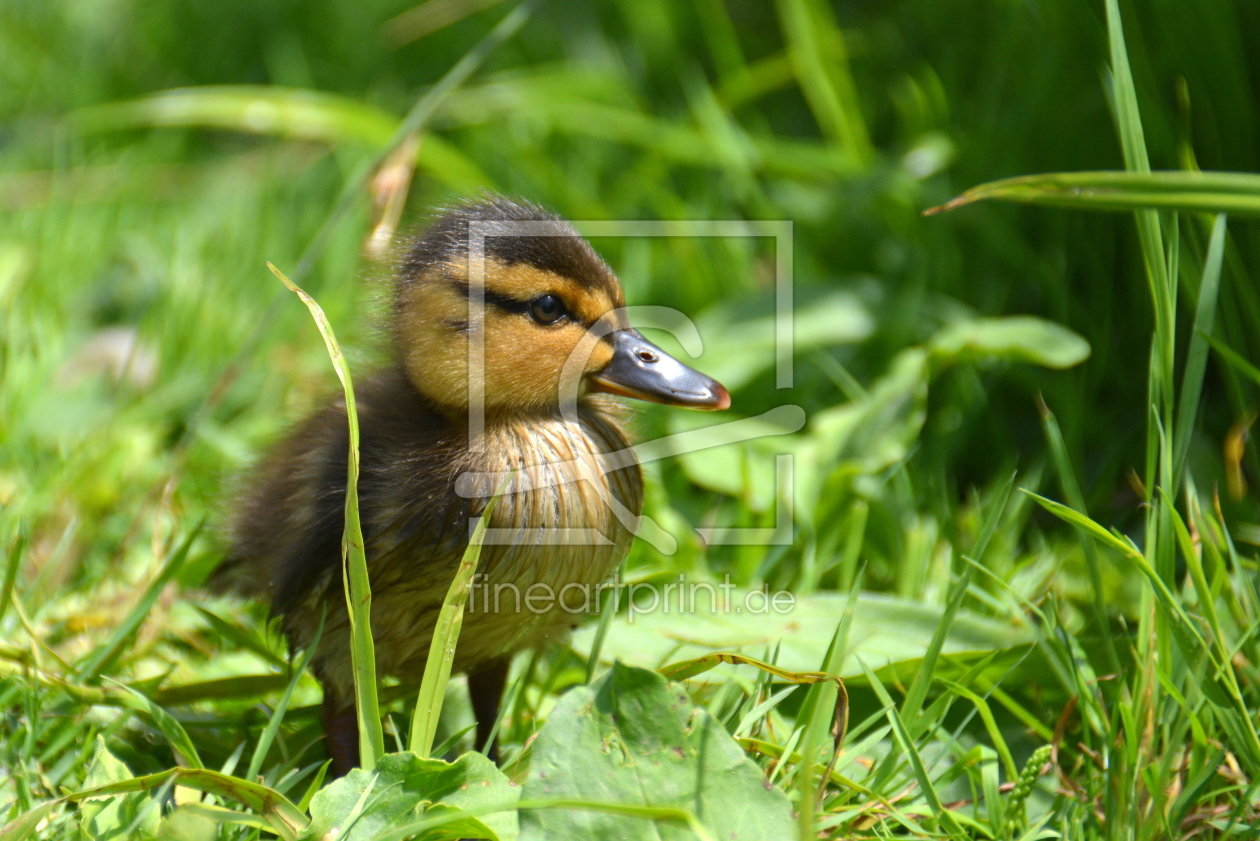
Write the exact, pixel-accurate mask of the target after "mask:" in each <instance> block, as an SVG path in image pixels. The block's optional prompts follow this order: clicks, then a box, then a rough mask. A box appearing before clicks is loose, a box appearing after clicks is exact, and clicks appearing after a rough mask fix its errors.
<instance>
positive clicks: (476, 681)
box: [468, 657, 512, 762]
mask: <svg viewBox="0 0 1260 841" xmlns="http://www.w3.org/2000/svg"><path fill="white" fill-rule="evenodd" d="M511 665H512V658H510V657H504V658H503V659H502V660H495V661H494V662H493V663H491V664H490V665H489V666H485V667H483V668H481V669H480V670H478V671H476V672H472V673H470V674H469V675H468V694H469V696H470V697H471V698H472V708H473V715H475V716H476V717H477V747H478V748H479V749H480V750H481V752H482V753H484V754H485V755H486V756H488V757H489V758H490V761H492V762H498V761H499V748H498V745H497V744H496V745H491V744H487V742H489V740H490V731H491V730H493V729H494V724H495V722H496V721H498V720H499V702H500V700H501V699H502V698H503V687H504V686H505V685H506V684H507V676H508V668H509V667H511Z"/></svg>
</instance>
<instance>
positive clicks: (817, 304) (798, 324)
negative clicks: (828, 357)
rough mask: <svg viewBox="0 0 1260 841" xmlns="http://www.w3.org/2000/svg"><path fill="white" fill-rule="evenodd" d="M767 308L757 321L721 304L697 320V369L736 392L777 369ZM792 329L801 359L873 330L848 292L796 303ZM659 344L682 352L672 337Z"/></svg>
mask: <svg viewBox="0 0 1260 841" xmlns="http://www.w3.org/2000/svg"><path fill="white" fill-rule="evenodd" d="M769 306H770V305H769V303H768V302H766V303H765V306H764V308H763V309H762V310H761V312H762V313H763V314H761V315H759V316H757V317H749V315H750V314H749V313H742V312H741V311H740V310H739V308H738V307H737V305H734V304H725V303H719V304H716V305H714V306H712V307H709V308H708V309H707V310H705V311H704V313H703V314H702V315H701V316H700V317H699V318H697V319H696V329H697V330H698V331H699V335H700V337H701V338H702V339H703V340H704V352H703V354H702V355H701V356H699V357H698V358H697V359H696V363H695V364H696V365H697V366H698V367H700V368H702V369H703V370H704V372H705V373H707V374H709V375H710V376H712V377H713V378H715V379H716V380H718V381H719V382H721V383H722V384H723V385H725V386H726V387H727V388H728V389H730V390H732V391H734V390H736V389H739V388H741V387H743V386H744V385H746V384H747V383H749V382H750V381H751V380H752V379H753V378H754V377H756V376H757V375H758V374H760V373H762V372H763V371H766V370H768V369H770V368H771V367H773V366H774V364H775V354H776V336H775V322H776V317H775V315H774V313H773V312H772V311H770V309H769ZM741 316H742V317H741ZM791 324H792V337H791V341H792V352H793V353H795V354H798V355H799V354H801V353H804V352H805V351H808V350H814V349H816V348H824V347H834V346H835V345H845V344H854V343H857V342H861V341H863V340H865V339H866V338H867V337H869V336H870V335H871V333H872V332H873V331H874V329H875V322H874V319H873V318H872V317H871V315H870V313H869V312H868V310H867V309H866V307H865V306H863V304H862V302H861V301H859V300H858V299H857V298H856V297H855V296H853V295H851V294H849V293H846V292H833V293H831V294H828V295H825V296H822V297H820V298H818V299H817V300H811V301H808V302H798V305H797V308H796V310H795V311H794V312H793V313H792V321H791ZM654 340H655V337H654ZM658 343H659V344H660V345H661V346H662V347H663V348H665V350H667V351H669V352H670V353H676V352H677V351H679V350H684V348H683V347H682V346H681V344H680V343H679V342H678V341H677V340H675V339H674V338H673V337H672V336H670V335H668V334H667V335H665V336H662V337H661V339H660V341H659V342H658ZM683 358H686V357H683Z"/></svg>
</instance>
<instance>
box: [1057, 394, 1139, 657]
mask: <svg viewBox="0 0 1260 841" xmlns="http://www.w3.org/2000/svg"><path fill="white" fill-rule="evenodd" d="M1037 407H1038V409H1039V410H1040V411H1041V425H1042V429H1043V430H1044V431H1045V434H1046V441H1047V442H1048V443H1049V445H1050V454H1051V456H1052V457H1053V459H1054V465H1055V469H1056V470H1057V472H1058V474H1059V483H1060V485H1062V487H1063V495H1064V496H1066V497H1067V501H1068V504H1069V505H1071V506H1072V507H1073V508H1075V509H1076V510H1077V511H1079V512H1080V513H1081V514H1083V515H1085V516H1087V517H1088V516H1089V510H1088V509H1087V508H1086V507H1085V495H1084V494H1083V493H1081V486H1080V484H1079V483H1078V482H1077V480H1076V471H1075V470H1073V469H1072V459H1071V458H1070V457H1069V456H1068V451H1067V444H1066V443H1065V442H1064V441H1063V432H1062V430H1060V429H1059V421H1058V419H1056V418H1055V416H1054V412H1052V411H1050V407H1049V406H1047V405H1046V404H1045V402H1044V401H1043V400H1041V399H1040V396H1039V397H1038V400H1037ZM1076 533H1077V534H1078V535H1079V536H1080V540H1081V550H1082V552H1084V554H1085V566H1086V567H1087V568H1088V570H1089V583H1090V589H1091V590H1092V591H1093V596H1094V621H1095V622H1096V623H1097V624H1098V633H1100V634H1101V635H1102V637H1103V639H1104V640H1105V641H1106V643H1107V659H1108V663H1109V664H1110V666H1111V670H1112V671H1113V672H1119V670H1120V656H1119V654H1118V653H1117V652H1116V643H1115V640H1114V639H1112V636H1111V620H1110V617H1109V615H1108V612H1107V594H1106V593H1105V592H1104V590H1103V576H1102V566H1101V564H1100V560H1099V558H1098V551H1097V547H1096V546H1095V545H1094V540H1093V538H1091V537H1090V536H1089V534H1088V533H1087V532H1086V531H1085V530H1084V529H1081V528H1077V530H1076Z"/></svg>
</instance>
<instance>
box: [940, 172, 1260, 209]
mask: <svg viewBox="0 0 1260 841" xmlns="http://www.w3.org/2000/svg"><path fill="white" fill-rule="evenodd" d="M980 201H1008V202H1017V203H1020V204H1038V205H1045V206H1047V207H1063V208H1076V209H1080V210H1107V211H1138V210H1150V211H1155V210H1165V211H1169V210H1176V211H1183V212H1187V213H1190V212H1194V213H1233V214H1238V215H1242V216H1257V215H1260V175H1256V174H1253V173H1249V172H1186V171H1183V170H1162V171H1158V172H1125V171H1118V170H1103V171H1097V172H1048V173H1044V174H1039V175H1020V176H1017V177H1015V178H1003V179H1000V180H998V181H989V182H986V183H984V184H979V185H977V186H975V187H972V188H971V189H970V190H967V191H966V192H964V193H962V194H961V195H959V196H956V197H955V198H952V199H950V200H949V201H948V202H946V203H945V204H942V205H939V206H937V207H930V208H928V209H927V210H925V211H923V215H925V216H931V215H934V214H937V213H944V212H946V211H950V210H955V209H957V208H960V207H963V206H965V205H968V204H974V203H975V202H980Z"/></svg>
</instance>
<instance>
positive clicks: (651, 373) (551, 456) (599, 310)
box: [212, 197, 730, 774]
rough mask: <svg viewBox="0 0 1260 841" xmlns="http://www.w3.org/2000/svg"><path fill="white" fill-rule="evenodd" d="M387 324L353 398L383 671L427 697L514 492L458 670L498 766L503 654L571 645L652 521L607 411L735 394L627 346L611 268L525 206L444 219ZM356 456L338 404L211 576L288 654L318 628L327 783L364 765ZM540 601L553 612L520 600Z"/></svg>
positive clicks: (306, 428) (242, 515)
mask: <svg viewBox="0 0 1260 841" xmlns="http://www.w3.org/2000/svg"><path fill="white" fill-rule="evenodd" d="M521 223H526V224H524V225H522V224H521ZM526 229H528V230H526ZM483 235H484V240H483V238H482V237H483ZM480 242H484V247H483V248H478V247H477V243H480ZM390 327H391V336H392V349H393V359H392V362H391V364H389V365H388V366H386V367H385V368H384V369H383V370H380V371H378V372H377V373H375V374H374V375H373V376H371V377H369V378H368V379H366V380H365V381H362V382H361V384H358V385H356V397H357V402H358V412H359V424H360V436H361V439H360V474H359V509H360V516H361V519H362V523H363V533H364V542H365V545H366V549H367V562H368V572H369V577H370V581H371V587H372V623H371V624H372V635H373V638H374V640H375V644H376V659H377V670H378V672H379V673H380V674H382V675H393V676H396V677H398V678H400V679H402V680H404V681H406V682H408V683H415V682H418V681H419V679H420V677H421V675H422V674H423V671H424V665H425V661H426V659H427V657H428V653H429V644H430V641H431V639H432V635H433V628H434V625H435V623H436V620H437V616H438V612H439V609H440V608H441V605H442V600H443V597H444V596H445V594H446V590H447V588H448V586H449V585H450V582H451V579H452V577H453V575H454V572H455V569H456V567H457V565H458V563H459V560H460V557H461V555H462V554H463V552H464V549H465V548H466V546H467V544H468V540H469V535H470V531H471V525H472V524H475V518H477V517H478V515H479V514H480V513H481V511H482V510H483V509H484V508H485V506H486V504H487V502H488V501H489V498H490V497H491V496H493V494H494V492H495V491H496V489H498V488H499V486H500V484H501V482H502V481H503V480H504V479H507V482H508V484H507V486H506V488H505V490H504V492H503V495H502V496H501V497H500V499H499V500H498V502H497V503H496V506H495V508H494V509H493V512H492V514H491V517H490V523H489V527H490V531H489V532H488V533H487V534H488V537H487V540H486V543H485V545H484V547H483V550H482V554H481V558H480V562H479V565H478V573H479V576H478V578H477V587H479V588H484V589H482V590H477V591H474V593H473V595H472V599H471V600H470V601H471V602H472V603H471V604H470V606H469V608H468V610H467V612H466V614H465V617H464V624H463V629H462V632H461V634H460V637H459V644H458V648H457V650H456V655H455V663H454V669H455V670H456V671H462V672H466V673H467V674H468V684H469V689H470V694H471V696H472V701H473V710H474V713H475V714H476V717H477V744H478V745H479V746H480V747H481V748H482V749H483V750H486V751H487V752H491V751H492V750H493V747H492V746H491V745H487V744H486V740H487V737H488V735H489V733H490V731H491V730H492V728H493V726H494V723H495V721H496V719H497V717H498V706H499V699H500V696H501V695H502V692H503V687H504V682H505V680H506V677H507V669H508V665H509V663H510V660H511V657H512V655H513V654H514V653H516V652H518V651H520V650H522V649H526V648H530V647H533V646H537V645H539V644H540V643H543V642H545V641H548V640H554V639H560V638H563V637H564V636H565V635H566V634H567V633H568V632H569V631H570V630H571V629H572V628H573V627H575V620H576V618H577V616H576V614H575V612H573V611H572V609H571V608H570V604H571V603H572V602H573V599H572V598H569V599H567V601H566V596H575V595H577V594H580V593H582V590H581V586H582V585H585V586H586V587H587V588H590V587H593V586H594V585H597V584H599V583H600V582H602V581H604V580H605V579H606V578H607V577H608V576H609V575H610V574H611V573H612V572H613V571H614V570H615V569H616V567H617V565H618V564H619V563H620V562H621V560H622V559H623V558H624V557H625V556H626V553H627V552H628V551H629V549H630V544H631V541H632V539H633V533H634V530H635V528H636V527H637V523H638V518H639V516H640V514H641V512H642V508H643V479H642V476H641V474H640V471H639V466H638V462H637V460H636V459H635V457H634V453H633V450H632V449H631V446H630V442H629V440H628V438H627V435H626V432H625V431H624V429H623V425H622V422H621V420H620V419H619V412H618V411H617V409H618V407H617V406H616V403H615V401H611V400H609V399H608V398H607V397H605V396H604V395H609V394H611V395H620V396H625V397H633V398H637V399H640V400H649V401H653V402H657V403H665V404H669V405H673V406H683V407H687V408H691V409H704V410H715V409H725V408H727V407H728V406H729V405H730V396H729V394H728V393H727V391H726V389H725V388H723V387H722V385H721V384H720V383H718V382H716V381H714V380H712V379H710V378H709V377H707V376H705V375H704V374H701V373H700V372H698V371H695V370H692V369H691V368H689V367H687V366H686V365H683V364H682V363H681V362H679V361H677V360H676V359H674V358H672V357H671V356H669V355H668V354H666V353H665V352H664V351H662V350H661V349H660V348H658V347H656V346H655V345H653V344H652V343H651V342H649V341H647V339H645V338H644V337H643V336H642V335H640V334H639V333H638V332H637V331H636V330H634V329H633V328H632V327H631V326H630V323H629V322H628V320H627V318H626V315H625V299H624V295H623V293H622V290H621V284H620V283H619V282H618V280H617V278H616V276H615V275H614V274H613V272H612V270H611V269H610V268H609V267H608V265H607V264H606V263H605V262H604V261H603V260H602V259H601V258H600V257H599V255H597V254H596V253H595V250H594V249H593V248H592V247H591V245H590V244H589V243H588V242H586V240H584V239H582V237H581V236H580V235H579V234H578V233H577V231H576V230H574V229H573V228H572V226H570V225H569V224H568V223H567V222H564V221H563V220H561V219H560V218H559V217H557V216H554V215H552V214H551V213H549V212H547V211H545V210H543V209H542V208H540V207H537V206H535V205H532V204H528V203H517V202H512V201H509V200H507V199H503V198H498V197H491V198H488V199H487V200H485V201H483V202H481V203H476V204H466V205H463V206H459V207H456V208H454V209H452V210H450V211H448V212H446V213H445V214H444V215H442V216H441V217H440V218H438V219H437V220H436V221H435V222H434V223H433V224H432V225H431V226H430V227H429V228H428V230H427V231H426V232H425V233H424V234H422V235H421V236H420V237H419V238H418V239H416V240H415V242H414V243H413V244H412V245H411V246H410V248H409V250H408V252H407V254H406V256H405V258H404V259H403V260H402V263H401V265H400V267H399V271H398V275H397V279H396V281H395V284H394V294H393V308H392V316H391V324H390ZM470 371H471V372H472V374H471V376H470ZM348 449H349V434H348V431H347V419H346V406H345V401H344V398H338V399H335V400H330V401H329V402H328V403H327V405H325V406H324V407H323V408H321V409H320V410H319V411H317V412H315V414H314V415H312V416H311V417H309V418H308V419H307V420H305V421H304V422H302V423H300V424H299V425H298V426H297V427H296V428H295V429H294V430H293V431H292V432H291V433H290V434H289V435H288V437H287V438H285V439H284V440H283V441H281V442H280V443H279V445H278V446H277V447H276V448H275V449H274V450H273V451H272V452H271V454H270V456H269V457H268V458H266V459H265V460H264V462H263V463H262V465H261V466H260V468H258V470H257V471H256V473H255V475H254V476H253V477H252V479H251V480H250V481H249V483H248V486H247V488H246V491H245V493H244V494H243V496H242V498H241V499H240V501H239V503H238V505H237V508H236V512H235V516H234V518H233V521H232V524H231V526H230V535H229V537H230V541H231V549H230V551H229V553H228V556H227V558H226V559H225V561H224V563H223V564H222V566H221V567H220V568H219V569H218V571H217V572H216V573H215V576H214V578H213V579H212V585H213V586H216V587H217V589H219V590H220V591H230V592H235V593H237V594H240V595H244V596H247V597H252V598H259V599H265V600H267V601H269V602H270V603H271V609H272V613H273V615H278V616H280V617H282V628H283V630H284V632H285V634H286V635H287V637H288V639H289V641H290V644H291V645H293V646H294V647H306V646H307V645H309V644H310V643H311V642H312V638H313V636H314V634H315V630H316V628H317V627H318V625H319V621H320V618H321V616H324V618H325V628H324V632H323V635H322V637H321V638H320V640H319V643H318V646H317V649H316V651H315V653H314V656H313V658H312V660H311V663H312V667H313V669H314V672H315V675H316V676H317V677H318V678H319V681H320V683H321V684H322V685H323V688H324V706H323V711H324V713H323V716H324V728H325V734H326V737H327V742H326V744H327V748H328V752H329V755H330V757H331V758H332V760H333V771H334V773H337V774H344V773H346V772H347V771H348V770H349V769H350V768H352V767H354V766H355V765H357V764H358V756H359V750H358V729H357V725H356V719H355V710H354V686H353V677H352V672H351V660H350V629H349V622H348V618H347V613H346V604H345V596H344V593H343V590H342V575H341V533H342V521H343V513H344V507H343V506H344V500H345V482H346V465H347V458H348ZM509 477H510V478H509ZM536 585H543V586H544V588H545V589H544V590H539V589H538V587H537V586H536ZM567 585H579V587H578V588H577V589H575V588H572V587H570V588H569V590H566V589H565V588H566V586H567ZM531 587H534V588H535V590H534V592H535V593H541V592H546V593H550V594H554V595H555V596H557V597H556V598H553V599H551V600H549V601H548V600H544V599H534V600H530V599H528V598H526V599H525V602H524V603H522V596H527V595H528V593H529V592H530V588H531ZM587 592H589V589H587ZM490 593H493V594H494V595H493V599H491V598H489V594H490ZM500 596H502V599H500ZM544 602H546V603H545V604H544ZM325 611H326V613H325Z"/></svg>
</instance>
